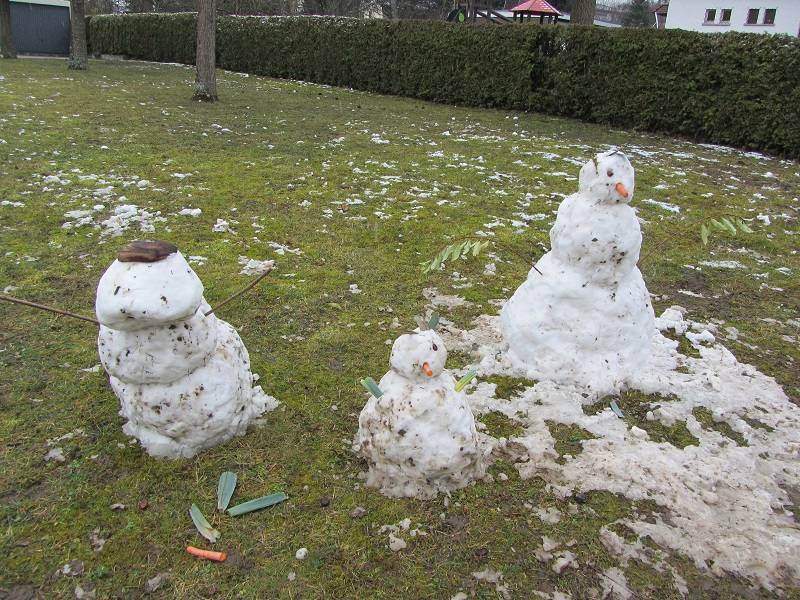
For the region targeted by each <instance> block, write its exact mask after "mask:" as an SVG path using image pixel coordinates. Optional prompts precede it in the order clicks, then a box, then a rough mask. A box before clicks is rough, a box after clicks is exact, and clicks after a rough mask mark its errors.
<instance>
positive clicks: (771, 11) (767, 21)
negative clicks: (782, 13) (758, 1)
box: [764, 8, 778, 25]
mask: <svg viewBox="0 0 800 600" xmlns="http://www.w3.org/2000/svg"><path fill="white" fill-rule="evenodd" d="M777 10H778V9H777V8H767V9H765V10H764V25H775V13H776V12H777Z"/></svg>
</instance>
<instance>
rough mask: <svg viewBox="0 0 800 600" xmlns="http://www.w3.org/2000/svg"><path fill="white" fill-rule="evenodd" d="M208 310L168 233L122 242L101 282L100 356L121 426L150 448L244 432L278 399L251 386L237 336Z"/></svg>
mask: <svg viewBox="0 0 800 600" xmlns="http://www.w3.org/2000/svg"><path fill="white" fill-rule="evenodd" d="M210 310H211V309H210V307H209V305H208V304H207V303H206V301H205V300H204V298H203V284H202V283H201V282H200V279H199V278H198V277H197V275H196V274H195V273H194V271H193V270H192V269H191V267H190V266H189V264H188V263H187V262H186V260H185V259H184V257H183V256H182V255H181V253H180V252H178V249H177V247H175V246H174V245H172V244H169V243H166V242H157V241H139V242H132V243H130V244H128V245H127V246H125V247H124V248H123V249H122V250H121V251H120V253H119V257H118V259H117V260H115V261H114V262H113V263H112V264H111V266H110V267H109V268H108V269H107V270H106V272H105V273H104V274H103V276H102V277H101V279H100V282H99V283H98V286H97V299H96V305H95V312H96V313H97V318H98V320H99V321H100V331H99V334H98V338H97V347H98V353H99V355H100V362H101V363H102V365H103V368H104V369H105V370H106V372H107V373H108V376H109V382H110V384H111V387H112V389H113V390H114V393H115V394H116V396H117V398H118V399H119V401H120V406H121V409H120V416H122V417H124V418H125V419H127V422H126V423H125V425H124V426H123V431H124V432H125V433H126V434H128V435H130V436H133V437H136V438H137V439H138V440H139V441H140V442H141V445H142V447H143V448H144V449H145V450H146V451H147V453H148V454H150V455H151V456H155V457H159V458H181V457H191V456H194V455H195V454H197V453H198V452H200V451H202V450H205V449H207V448H211V447H213V446H217V445H219V444H221V443H223V442H225V441H227V440H229V439H230V438H231V437H233V436H238V435H244V433H245V431H246V429H247V426H248V425H249V424H250V423H251V422H252V421H253V419H255V418H256V417H258V416H260V415H261V413H263V412H264V411H265V410H266V409H267V407H268V405H270V404H275V403H276V401H275V400H274V398H270V397H269V396H267V395H266V394H264V392H263V391H262V390H261V388H260V387H258V386H256V387H255V388H254V387H253V375H252V373H251V372H250V357H249V355H248V353H247V349H246V348H245V346H244V344H243V343H242V340H241V338H240V337H239V335H238V334H237V333H236V331H235V330H234V329H233V327H231V326H230V325H229V324H228V323H226V322H225V321H223V320H221V319H218V318H217V317H216V316H215V315H214V314H213V313H212V314H206V313H207V312H209V311H210Z"/></svg>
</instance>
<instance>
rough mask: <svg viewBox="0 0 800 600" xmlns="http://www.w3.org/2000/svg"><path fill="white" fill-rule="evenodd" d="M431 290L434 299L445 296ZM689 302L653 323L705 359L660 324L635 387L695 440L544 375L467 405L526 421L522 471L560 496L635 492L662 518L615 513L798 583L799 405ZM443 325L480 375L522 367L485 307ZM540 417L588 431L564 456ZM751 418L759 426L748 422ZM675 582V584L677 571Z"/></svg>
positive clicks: (657, 534)
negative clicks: (639, 425) (690, 309)
mask: <svg viewBox="0 0 800 600" xmlns="http://www.w3.org/2000/svg"><path fill="white" fill-rule="evenodd" d="M426 292H427V293H426V297H428V298H429V300H430V301H431V304H435V303H436V301H437V300H438V299H439V298H441V297H440V296H438V295H436V294H435V293H431V292H430V290H426ZM684 312H685V311H683V309H680V308H679V307H675V308H673V309H670V310H668V311H666V312H665V313H664V314H663V315H662V316H661V317H660V318H658V319H656V328H657V330H658V329H660V330H667V329H670V330H673V331H674V332H675V334H677V335H684V334H686V332H687V331H689V330H690V329H693V330H694V333H692V332H689V333H690V334H692V335H693V336H698V337H696V338H695V341H697V342H701V341H702V342H703V344H702V345H698V346H696V348H697V350H698V352H699V353H700V358H693V357H686V356H683V355H680V354H679V353H678V352H677V347H678V343H677V342H676V341H673V340H671V339H668V338H667V337H665V336H664V335H662V334H661V333H660V331H656V333H655V335H654V338H653V343H652V351H651V359H650V362H649V364H648V365H647V366H646V368H645V369H644V370H643V371H642V372H641V373H639V374H638V375H637V376H636V380H635V382H634V384H633V386H632V387H634V388H635V389H638V390H641V391H643V392H644V393H646V394H660V395H661V397H663V398H660V399H659V402H658V404H660V407H659V408H654V409H652V410H651V412H650V416H652V418H653V419H658V420H661V421H662V422H663V423H664V424H665V425H667V426H669V425H670V424H674V423H677V422H683V423H685V426H686V428H687V430H688V431H689V433H691V434H692V435H693V436H694V437H695V438H697V440H698V445H696V446H695V445H689V446H686V447H685V448H682V449H680V448H677V447H675V446H673V445H671V444H669V443H667V442H660V443H658V442H654V441H652V440H650V439H649V436H643V435H636V434H637V433H638V431H635V430H634V429H633V428H631V427H629V425H628V424H627V423H626V422H625V421H624V420H623V419H620V418H618V417H617V416H616V415H615V414H614V413H613V412H612V411H611V410H609V409H608V408H606V409H605V410H602V411H600V412H599V413H597V414H593V415H588V414H586V413H585V412H584V410H583V406H584V405H585V404H587V403H589V402H591V401H592V399H593V397H592V391H591V390H583V389H579V388H577V387H575V386H562V385H558V384H555V383H553V382H549V381H541V382H539V383H537V384H536V385H535V386H534V385H533V382H532V383H531V386H530V387H528V388H526V389H525V391H524V392H522V394H520V395H515V396H514V397H511V398H497V397H495V392H496V389H497V388H496V386H494V385H490V384H486V383H482V382H479V383H478V384H477V385H476V386H474V388H472V392H471V393H470V394H469V395H468V399H469V402H470V405H471V407H472V409H473V411H474V412H475V413H476V415H478V416H479V415H482V414H485V413H488V412H491V411H498V412H501V413H503V414H507V415H516V416H515V420H516V421H517V422H518V423H519V424H520V425H521V426H522V427H523V428H524V431H523V432H522V433H521V434H519V435H517V436H515V437H514V438H513V440H512V442H513V444H514V446H516V447H518V448H520V450H519V451H517V456H518V462H516V464H515V466H516V468H517V470H518V471H519V473H520V476H521V477H522V478H524V479H529V478H534V477H541V478H543V479H544V480H545V481H546V482H547V483H548V487H547V489H549V490H550V491H551V492H552V493H554V494H555V495H556V496H558V497H569V496H571V495H573V494H575V493H578V492H588V491H591V490H605V491H608V492H611V493H614V494H621V495H624V496H625V497H627V498H629V499H630V500H634V501H639V500H645V499H647V500H652V501H655V502H656V503H657V504H658V505H660V506H661V507H662V508H663V509H664V510H665V511H666V513H667V514H668V518H664V519H661V518H658V519H655V520H654V521H653V520H652V519H647V520H646V519H644V518H639V517H637V516H636V515H633V514H632V515H629V516H627V517H625V518H622V519H620V520H619V523H621V524H624V525H625V526H627V527H629V528H630V529H631V530H632V531H634V532H635V533H636V534H637V535H639V536H640V537H641V538H644V537H649V538H650V539H651V540H652V541H654V542H655V543H656V544H658V545H659V546H660V547H661V548H663V549H665V550H669V551H675V552H678V553H680V554H683V555H685V556H688V557H689V558H690V559H692V560H693V561H694V562H695V564H696V565H697V566H698V568H700V569H701V570H706V569H707V570H709V571H710V572H711V573H713V574H715V575H723V574H725V573H733V574H736V575H738V576H740V577H744V578H747V579H749V580H750V581H752V582H753V583H755V584H757V585H763V586H765V587H766V588H767V589H776V588H780V587H781V586H786V585H794V586H796V585H798V583H800V528H798V526H797V524H796V521H795V520H794V516H793V514H792V512H791V511H790V510H789V508H790V507H791V506H792V505H793V503H792V500H791V498H790V497H789V494H788V493H787V492H786V491H785V490H787V489H791V488H795V489H796V488H798V487H800V408H798V407H797V406H795V405H794V404H792V403H791V402H790V401H789V399H788V398H787V396H786V395H785V394H784V392H783V390H782V389H781V388H780V387H779V386H778V384H777V383H776V382H775V380H774V379H772V378H770V377H767V376H765V375H763V374H762V373H760V372H758V371H757V370H756V369H755V368H754V367H752V366H750V365H746V364H742V363H739V362H738V361H737V360H736V358H735V357H734V356H733V354H731V353H730V352H729V351H728V350H727V349H726V348H725V347H723V346H722V345H720V344H719V343H716V341H715V340H714V336H713V335H711V332H710V327H709V325H708V324H695V323H692V322H691V321H688V320H685V319H684V317H683V313H684ZM440 330H441V335H442V337H443V339H444V340H445V343H446V344H447V347H448V348H449V349H451V351H462V352H467V353H470V354H471V355H472V356H473V358H474V360H475V362H474V364H472V365H470V366H469V367H468V368H471V369H475V370H476V371H477V372H478V377H479V379H481V378H486V377H489V376H491V375H501V376H510V377H521V376H524V373H522V372H520V371H519V370H518V367H514V365H513V363H512V361H511V360H509V358H508V356H507V346H506V345H505V343H504V342H503V339H502V335H501V333H500V327H499V317H497V316H488V315H482V316H480V317H478V319H476V321H475V328H474V329H471V330H459V329H457V328H456V327H455V326H453V324H452V323H447V322H446V321H444V320H443V321H442V327H440ZM698 331H699V332H700V333H696V332H698ZM704 332H705V333H704ZM679 366H681V367H683V368H682V369H681V370H680V371H679V370H678V367H679ZM667 398H669V400H666V399H667ZM605 402H607V401H605ZM696 408H705V409H707V410H708V411H710V412H711V413H712V414H713V416H714V420H715V421H717V422H724V423H727V424H728V425H729V426H730V427H731V429H733V431H735V432H738V433H739V434H741V435H742V436H743V438H744V439H745V440H746V443H747V445H742V446H740V445H737V443H736V442H735V441H734V440H732V439H730V438H727V437H725V436H724V435H722V434H721V433H719V432H717V431H715V430H713V429H711V428H706V427H704V426H703V425H702V424H701V423H700V422H698V420H697V418H696V417H695V413H694V410H695V409H696ZM546 421H554V422H556V423H560V424H564V425H574V426H578V427H581V428H582V429H585V430H586V431H588V432H590V433H591V434H592V435H593V436H595V439H590V440H585V441H584V442H583V443H582V446H583V451H582V452H581V453H580V454H578V455H577V456H573V457H565V458H566V459H567V460H566V462H565V463H564V464H559V463H558V462H557V460H556V459H557V458H558V454H557V453H556V451H555V440H554V438H553V437H552V436H551V435H550V433H549V430H548V427H547V425H546V424H545V422H546ZM754 421H757V422H758V423H761V424H763V425H764V427H762V426H757V427H752V426H751V425H750V423H753V422H754ZM486 438H487V439H488V440H490V442H489V444H490V445H492V446H493V447H494V448H495V449H497V451H500V450H503V449H505V450H508V444H509V443H508V442H505V441H504V440H495V439H494V438H489V437H488V436H486ZM506 456H507V455H506ZM648 520H649V521H653V522H647V521H648ZM562 558H565V559H566V558H567V557H566V556H564V557H562ZM614 579H617V577H614ZM676 587H678V588H680V587H681V586H680V582H679V581H678V580H677V579H676Z"/></svg>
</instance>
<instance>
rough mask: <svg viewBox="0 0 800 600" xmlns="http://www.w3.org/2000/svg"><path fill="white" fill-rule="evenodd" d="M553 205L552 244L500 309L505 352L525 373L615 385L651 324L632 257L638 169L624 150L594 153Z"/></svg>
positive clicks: (623, 379)
mask: <svg viewBox="0 0 800 600" xmlns="http://www.w3.org/2000/svg"><path fill="white" fill-rule="evenodd" d="M578 187H579V190H578V192H577V193H575V194H573V195H571V196H569V197H568V198H566V199H565V200H564V201H563V202H562V203H561V206H560V207H559V209H558V214H557V216H556V222H555V224H554V225H553V228H552V229H551V230H550V242H551V246H552V250H551V251H550V252H548V253H547V254H545V255H544V256H543V257H542V258H541V259H540V260H539V261H538V262H537V263H536V266H535V267H534V268H533V269H531V271H530V272H529V274H528V278H527V280H526V281H525V282H524V283H523V284H522V285H521V286H520V287H519V288H518V289H517V291H516V292H515V293H514V295H513V296H512V297H511V299H510V300H509V301H508V302H507V303H506V305H505V306H504V307H503V310H502V312H501V315H500V317H501V318H500V323H501V329H502V332H503V337H504V338H505V340H506V342H507V343H508V345H509V358H510V359H511V361H512V362H514V363H521V366H522V367H523V368H524V369H525V370H526V372H527V375H528V377H529V378H531V379H547V380H551V381H556V382H558V383H566V384H575V385H578V386H581V387H584V388H588V389H590V390H593V391H594V392H596V393H597V394H606V393H611V392H615V391H618V390H619V389H620V388H621V387H622V386H623V385H625V384H627V383H629V382H631V381H632V380H633V379H634V378H635V376H636V374H637V373H638V372H640V371H641V370H642V369H643V368H644V366H645V365H646V363H647V361H648V359H649V355H650V345H651V341H652V336H653V332H654V328H655V325H654V323H655V322H654V314H653V307H652V304H651V302H650V295H649V294H648V291H647V287H646V286H645V283H644V279H643V278H642V274H641V272H640V271H639V269H638V268H637V266H636V263H637V261H638V260H639V251H640V249H641V245H642V233H641V230H640V228H639V221H638V219H637V217H636V213H635V212H634V210H633V209H632V208H631V207H630V206H629V205H628V203H629V202H630V200H631V199H632V197H633V191H634V172H633V167H632V166H631V164H630V162H629V161H628V159H627V158H626V157H625V155H624V154H622V153H620V152H617V151H612V152H606V153H603V154H599V155H598V156H597V157H596V159H594V160H590V161H589V162H588V163H586V165H584V166H583V168H582V169H581V171H580V177H579V183H578Z"/></svg>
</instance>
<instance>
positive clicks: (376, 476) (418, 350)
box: [355, 329, 485, 499]
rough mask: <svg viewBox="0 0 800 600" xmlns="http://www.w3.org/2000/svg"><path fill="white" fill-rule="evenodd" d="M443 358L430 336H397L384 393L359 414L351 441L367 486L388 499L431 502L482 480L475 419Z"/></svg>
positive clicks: (442, 350)
mask: <svg viewBox="0 0 800 600" xmlns="http://www.w3.org/2000/svg"><path fill="white" fill-rule="evenodd" d="M446 360H447V349H446V348H445V346H444V342H443V341H442V338H440V337H439V336H438V335H437V334H436V333H435V332H434V331H432V330H424V331H420V330H419V329H416V330H415V331H414V332H412V333H408V334H404V335H401V336H400V337H399V338H398V339H397V340H395V342H394V345H393V346H392V353H391V358H390V359H389V364H390V366H391V370H390V371H389V372H388V373H386V375H384V376H383V378H382V379H381V380H380V383H379V384H378V387H379V388H380V390H381V391H382V392H383V394H382V395H381V396H380V398H376V397H375V396H372V397H370V399H369V401H368V402H367V404H366V406H365V407H364V409H363V410H362V411H361V415H360V416H359V419H358V424H359V428H358V433H357V434H356V440H355V443H356V445H357V446H358V447H359V448H360V451H361V453H362V454H363V455H364V457H365V458H366V459H367V462H368V463H369V475H368V477H367V485H368V486H371V487H376V488H379V489H380V491H381V493H383V494H385V495H386V496H391V497H414V498H419V499H430V498H434V497H435V496H436V495H437V494H438V493H439V492H445V493H447V492H450V491H452V490H457V489H460V488H463V487H465V486H466V485H468V484H469V483H470V482H471V481H472V480H473V479H476V478H480V477H483V475H484V472H485V471H484V467H483V460H482V453H481V451H480V449H479V446H478V435H477V432H476V429H475V419H474V417H473V415H472V410H471V409H470V407H469V404H468V403H467V399H466V395H465V394H464V392H463V391H461V392H456V391H455V383H456V381H455V378H454V377H453V375H452V374H451V373H450V372H449V371H448V370H446V369H445V368H444V365H445V361H446ZM426 368H427V369H429V371H428V373H429V374H426Z"/></svg>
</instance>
